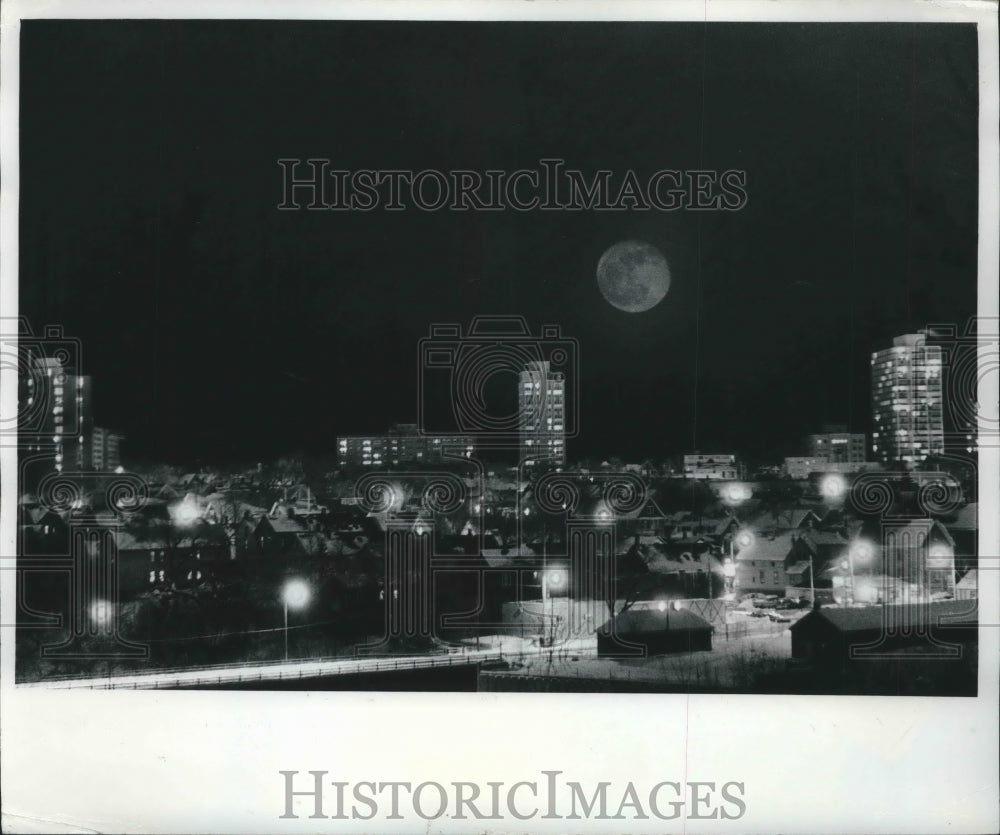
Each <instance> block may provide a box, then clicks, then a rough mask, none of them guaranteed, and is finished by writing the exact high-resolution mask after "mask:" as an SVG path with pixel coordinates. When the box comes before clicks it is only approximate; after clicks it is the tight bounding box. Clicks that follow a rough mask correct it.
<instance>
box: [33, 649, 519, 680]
mask: <svg viewBox="0 0 1000 835" xmlns="http://www.w3.org/2000/svg"><path fill="white" fill-rule="evenodd" d="M503 659H504V653H503V650H475V649H468V650H467V651H462V652H451V653H446V654H445V653H439V654H434V655H426V656H403V657H399V656H383V657H374V658H367V659H366V658H353V659H344V658H331V659H312V658H311V659H302V660H300V661H289V662H283V661H278V662H274V661H271V662H250V663H248V664H241V665H239V666H234V665H213V666H210V667H209V666H205V667H193V668H192V667H187V668H175V669H172V670H157V671H155V672H152V671H151V672H148V673H133V674H118V675H110V676H104V677H89V678H81V677H79V676H75V677H74V676H63V677H59V678H48V679H45V680H43V681H39V682H25V683H24V684H19V685H18V686H19V687H21V686H23V687H53V686H54V687H56V688H58V687H59V685H63V686H69V687H75V688H86V689H95V690H114V689H134V690H139V689H143V690H145V689H161V688H172V687H177V686H186V687H192V686H199V685H211V684H220V685H221V684H223V683H238V682H253V681H260V682H264V681H285V680H296V679H303V678H315V677H317V676H321V675H332V674H335V675H356V674H364V673H381V672H394V671H401V670H416V669H426V668H429V667H455V666H466V665H468V664H470V663H473V661H475V662H484V661H485V662H489V661H502V660H503ZM290 667H294V669H289V668H290ZM201 673H204V674H206V675H199V674H201Z"/></svg>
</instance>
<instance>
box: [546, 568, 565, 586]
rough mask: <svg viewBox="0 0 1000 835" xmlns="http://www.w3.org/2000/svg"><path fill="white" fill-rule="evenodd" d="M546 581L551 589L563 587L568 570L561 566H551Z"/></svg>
mask: <svg viewBox="0 0 1000 835" xmlns="http://www.w3.org/2000/svg"><path fill="white" fill-rule="evenodd" d="M545 582H546V583H547V584H548V587H549V588H550V589H561V588H563V587H564V586H565V585H566V572H565V571H563V570H562V569H559V568H551V569H549V570H548V571H547V572H546V574H545Z"/></svg>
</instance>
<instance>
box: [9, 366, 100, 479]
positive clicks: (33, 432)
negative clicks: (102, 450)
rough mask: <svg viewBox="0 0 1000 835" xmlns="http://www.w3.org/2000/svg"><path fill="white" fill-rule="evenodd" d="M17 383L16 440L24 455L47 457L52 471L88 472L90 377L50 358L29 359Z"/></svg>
mask: <svg viewBox="0 0 1000 835" xmlns="http://www.w3.org/2000/svg"><path fill="white" fill-rule="evenodd" d="M29 362H30V368H29V370H28V373H26V374H24V375H23V376H22V377H21V379H20V380H19V385H18V389H19V391H18V396H19V399H20V403H19V406H18V440H19V442H20V446H21V448H22V449H23V450H25V451H26V452H28V453H51V454H52V461H53V464H54V468H55V470H57V471H59V472H62V471H72V470H83V469H90V468H91V454H90V448H91V435H92V432H93V418H92V416H91V386H90V377H89V376H86V375H79V374H77V373H76V370H75V369H72V368H68V367H64V366H63V365H62V364H61V363H60V362H59V360H57V359H54V358H52V357H32V358H31V359H30V360H29Z"/></svg>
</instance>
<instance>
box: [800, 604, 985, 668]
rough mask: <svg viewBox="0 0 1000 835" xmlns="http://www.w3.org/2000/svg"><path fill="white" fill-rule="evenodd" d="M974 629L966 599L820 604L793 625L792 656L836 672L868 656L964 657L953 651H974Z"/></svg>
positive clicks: (864, 661) (973, 610)
mask: <svg viewBox="0 0 1000 835" xmlns="http://www.w3.org/2000/svg"><path fill="white" fill-rule="evenodd" d="M978 625H979V620H978V612H977V609H976V607H975V605H974V604H973V605H970V604H969V603H968V602H967V601H958V600H947V601H940V602H934V603H908V604H900V605H887V606H860V607H849V608H840V607H834V606H824V607H821V608H819V609H814V610H813V611H812V612H810V613H809V614H808V615H806V616H805V617H804V618H802V619H801V620H799V621H798V622H797V623H794V624H793V625H792V627H791V632H792V658H793V659H795V660H796V661H801V662H805V663H809V664H813V665H815V666H818V667H822V668H825V669H827V670H830V671H840V672H843V671H846V670H849V669H852V668H857V667H858V665H865V664H868V665H870V664H871V660H870V659H871V658H880V659H889V658H906V657H910V658H914V659H927V660H930V658H931V657H933V658H934V660H938V661H943V660H946V659H947V658H950V657H957V656H959V655H961V654H963V653H958V652H956V650H955V648H965V649H969V648H972V647H978ZM949 648H951V649H949ZM866 654H868V655H869V658H865V655H866Z"/></svg>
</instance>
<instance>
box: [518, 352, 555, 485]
mask: <svg viewBox="0 0 1000 835" xmlns="http://www.w3.org/2000/svg"><path fill="white" fill-rule="evenodd" d="M517 406H518V416H519V428H520V442H521V461H522V463H523V465H524V466H526V467H532V466H535V465H538V464H554V465H556V466H558V467H561V466H562V465H563V464H565V463H566V380H565V377H564V375H563V374H562V372H553V371H551V370H550V369H549V363H548V361H547V360H538V361H534V362H529V363H528V365H527V366H526V367H525V369H524V371H522V372H521V374H520V375H519V377H518V383H517Z"/></svg>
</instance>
